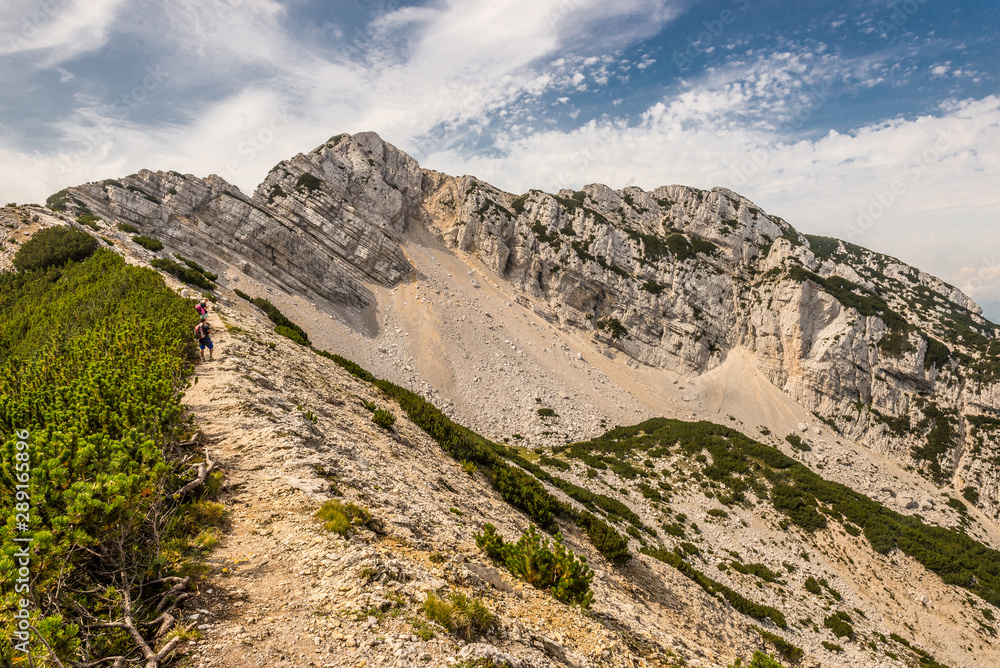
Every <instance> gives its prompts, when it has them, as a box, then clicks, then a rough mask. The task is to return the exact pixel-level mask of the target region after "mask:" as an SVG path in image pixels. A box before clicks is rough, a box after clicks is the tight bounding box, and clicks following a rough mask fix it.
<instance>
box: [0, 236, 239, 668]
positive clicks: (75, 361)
mask: <svg viewBox="0 0 1000 668" xmlns="http://www.w3.org/2000/svg"><path fill="white" fill-rule="evenodd" d="M196 320H197V314H196V312H195V311H194V309H193V308H192V304H191V302H190V301H189V300H185V299H182V298H180V297H179V296H178V295H177V294H175V293H174V292H173V291H172V290H170V289H169V288H168V287H167V286H166V285H165V284H164V282H163V278H162V277H161V276H160V275H159V274H158V273H156V272H155V271H152V270H150V269H145V268H140V267H133V266H129V265H127V264H126V263H125V262H124V260H123V259H122V258H121V257H119V256H118V255H116V254H115V253H114V252H112V251H110V250H107V249H101V250H98V251H96V252H95V253H94V254H93V255H92V256H91V257H90V258H89V259H87V260H85V261H83V262H80V263H77V264H72V265H69V266H67V267H66V268H65V269H64V270H63V271H61V272H59V273H58V275H52V274H50V273H47V272H46V273H42V272H28V273H18V274H12V273H7V274H3V275H0V460H2V461H0V505H2V506H3V507H4V508H9V509H13V508H15V503H22V502H25V501H24V500H23V499H18V498H16V496H15V490H16V489H17V488H16V485H27V489H28V490H30V498H31V501H30V511H26V512H25V514H29V515H30V519H29V520H28V524H29V528H28V530H27V531H25V530H23V529H22V528H21V527H19V526H18V525H17V521H19V520H17V518H16V516H15V513H13V512H10V513H7V514H5V516H4V520H3V523H2V524H0V568H2V569H3V571H4V572H13V571H14V570H15V563H16V561H15V555H14V552H15V550H16V549H17V546H18V543H15V542H14V538H16V537H24V536H25V535H30V536H31V537H33V538H34V542H33V543H32V545H31V570H32V582H31V592H32V600H33V604H32V608H31V609H30V612H29V615H30V619H29V622H30V623H31V624H32V625H33V626H34V627H35V628H37V629H38V630H39V631H40V633H41V635H42V637H43V638H45V640H46V642H47V644H48V645H49V646H51V648H52V651H53V652H54V654H55V655H56V656H57V657H58V658H59V660H60V661H61V662H62V664H64V665H71V664H73V665H77V664H81V663H83V664H94V663H103V662H105V660H106V659H108V658H110V657H115V656H135V655H136V654H138V648H137V646H136V642H135V641H134V640H133V637H132V636H131V635H129V634H127V633H125V632H124V631H123V630H122V629H117V628H107V627H102V626H101V625H100V622H102V621H107V620H108V619H112V620H120V619H123V617H124V616H128V617H130V618H131V619H133V620H134V622H135V629H136V633H137V634H138V635H139V636H141V637H142V638H143V641H144V642H146V643H148V644H149V645H153V644H154V636H156V633H157V627H158V626H159V623H158V622H157V623H154V621H153V620H155V619H156V618H157V617H159V616H160V613H161V612H163V611H165V610H167V611H170V612H171V614H174V615H176V606H175V604H177V603H179V602H180V599H179V597H180V596H181V595H182V594H185V596H186V595H189V594H187V592H189V590H190V589H192V588H193V584H194V583H193V578H194V577H195V576H197V575H198V574H199V573H200V572H202V571H203V568H204V567H203V566H201V565H200V564H199V559H200V557H201V556H203V554H204V551H205V550H206V549H208V548H210V547H211V545H212V544H213V542H214V540H217V538H216V536H215V529H214V527H215V525H217V524H218V523H219V522H221V521H222V520H223V515H222V512H221V508H220V507H219V506H218V504H212V503H206V499H204V498H201V497H202V495H203V494H205V493H206V492H208V491H210V490H212V489H215V488H217V483H218V479H217V477H216V476H214V474H209V475H207V476H205V477H204V478H203V482H204V484H202V485H200V486H199V485H198V479H197V478H195V475H194V473H193V472H192V468H191V464H192V463H198V462H199V461H203V460H201V455H200V453H199V452H198V451H196V450H195V449H193V448H191V447H189V446H186V445H181V444H182V443H184V442H186V441H187V440H188V439H189V438H190V436H191V434H192V433H193V432H194V427H193V425H192V423H191V419H190V417H189V416H188V415H187V414H186V412H185V410H184V408H183V406H182V405H181V403H180V398H181V391H182V389H183V387H184V385H185V383H186V379H187V377H188V374H189V373H190V368H191V367H190V360H191V359H192V356H193V355H194V349H193V342H192V340H191V330H192V328H193V326H194V324H195V322H196ZM22 442H23V443H26V444H27V448H24V447H22V446H20V445H19V443H22ZM19 465H25V466H22V467H21V468H20V469H19V468H18V466H19ZM189 483H195V484H194V485H189ZM18 597H19V596H18V595H16V594H15V592H14V588H13V587H9V588H5V589H4V591H3V593H2V594H0V609H2V610H4V611H12V610H13V609H14V608H15V607H16V606H17V604H16V599H17V598H18ZM161 621H162V620H161ZM167 626H168V627H169V626H170V624H168V625H167ZM0 627H2V630H0V633H2V635H3V636H4V637H5V638H10V637H11V635H10V634H11V633H12V632H13V631H14V620H13V619H12V617H11V616H10V615H9V614H6V613H5V614H3V615H2V616H0ZM11 651H12V650H11V645H10V643H3V644H0V663H4V664H7V663H9V662H10V661H11V660H12V659H13V657H12V654H11Z"/></svg>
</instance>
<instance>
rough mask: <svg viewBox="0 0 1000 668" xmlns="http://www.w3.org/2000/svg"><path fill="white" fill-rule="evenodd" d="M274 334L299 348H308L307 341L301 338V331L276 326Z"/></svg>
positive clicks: (285, 326)
mask: <svg viewBox="0 0 1000 668" xmlns="http://www.w3.org/2000/svg"><path fill="white" fill-rule="evenodd" d="M274 333H275V334H277V335H279V336H284V337H285V338H288V339H291V340H292V341H294V342H295V343H297V344H299V345H300V346H308V345H309V340H308V339H306V338H305V337H304V336H302V332H301V330H295V329H292V328H291V327H289V326H287V325H278V326H277V327H275V328H274Z"/></svg>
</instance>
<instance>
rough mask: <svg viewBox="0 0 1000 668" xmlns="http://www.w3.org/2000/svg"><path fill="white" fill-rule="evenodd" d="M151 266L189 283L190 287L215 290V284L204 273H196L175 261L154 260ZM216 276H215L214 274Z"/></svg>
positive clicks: (165, 259) (157, 258)
mask: <svg viewBox="0 0 1000 668" xmlns="http://www.w3.org/2000/svg"><path fill="white" fill-rule="evenodd" d="M149 264H150V266H152V267H155V268H156V269H159V270H161V271H165V272H166V273H168V274H170V275H172V276H176V277H177V278H178V279H179V280H180V281H181V282H183V283H187V284H188V285H193V286H195V287H198V288H202V289H203V290H214V289H215V287H216V286H215V283H213V282H212V281H211V280H209V279H208V277H207V276H205V275H204V274H203V273H201V272H198V271H195V270H194V269H191V268H189V267H182V266H181V265H179V264H177V263H176V262H174V261H173V260H169V259H167V258H159V257H156V258H153V259H152V260H151V261H150V262H149ZM213 276H214V274H213Z"/></svg>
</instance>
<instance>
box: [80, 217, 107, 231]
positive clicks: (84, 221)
mask: <svg viewBox="0 0 1000 668" xmlns="http://www.w3.org/2000/svg"><path fill="white" fill-rule="evenodd" d="M100 221H101V217H100V216H95V215H94V214H92V213H81V214H80V215H79V216H77V217H76V222H78V223H80V224H81V225H86V226H87V227H89V228H90V229H92V230H94V231H95V232H96V231H97V230H99V229H100V227H98V225H97V223H99V222H100Z"/></svg>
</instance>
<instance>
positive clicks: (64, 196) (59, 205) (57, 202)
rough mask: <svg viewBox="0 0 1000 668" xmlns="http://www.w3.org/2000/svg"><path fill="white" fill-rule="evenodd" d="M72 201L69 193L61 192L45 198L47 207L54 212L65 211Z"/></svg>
mask: <svg viewBox="0 0 1000 668" xmlns="http://www.w3.org/2000/svg"><path fill="white" fill-rule="evenodd" d="M71 199H72V198H71V197H70V196H69V191H67V190H60V191H59V192H57V193H55V194H53V195H49V196H48V197H46V198H45V206H47V207H49V209H51V210H52V211H65V210H66V203H67V202H69V201H70V200H71Z"/></svg>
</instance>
